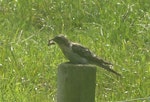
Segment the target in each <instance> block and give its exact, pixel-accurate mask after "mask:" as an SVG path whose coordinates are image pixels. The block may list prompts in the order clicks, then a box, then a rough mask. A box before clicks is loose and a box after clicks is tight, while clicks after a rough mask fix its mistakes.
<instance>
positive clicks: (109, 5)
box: [0, 0, 150, 102]
mask: <svg viewBox="0 0 150 102" xmlns="http://www.w3.org/2000/svg"><path fill="white" fill-rule="evenodd" d="M149 8H150V0H101V1H99V0H76V1H75V0H74V1H69V0H41V1H40V0H24V1H23V0H0V102H56V92H57V83H56V82H57V66H58V65H59V64H60V63H62V62H65V61H67V60H66V59H65V58H64V55H63V54H62V52H61V51H60V49H59V47H58V46H47V44H48V40H49V39H51V38H53V37H54V36H56V35H58V34H64V35H66V36H68V38H69V39H70V40H71V41H73V42H77V43H80V44H82V45H84V46H86V47H88V48H89V49H90V50H92V52H94V53H95V54H97V55H98V56H101V57H102V58H104V59H105V60H107V61H110V62H112V63H113V64H114V70H116V71H117V72H119V73H120V74H122V77H121V78H120V77H117V76H115V75H114V74H112V73H110V72H107V71H105V70H103V69H102V68H97V79H96V95H95V100H96V102H108V101H109V102H116V101H121V102H129V101H130V102H131V101H135V102H147V101H150V88H149V86H150V81H149V79H150V9H149Z"/></svg>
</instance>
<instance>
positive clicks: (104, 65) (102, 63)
mask: <svg viewBox="0 0 150 102" xmlns="http://www.w3.org/2000/svg"><path fill="white" fill-rule="evenodd" d="M95 62H96V63H95V64H96V65H97V66H99V67H102V68H104V69H105V70H107V71H109V72H112V73H114V74H116V75H118V76H121V74H119V73H117V72H116V71H114V70H113V69H112V66H113V65H112V64H111V63H109V62H106V61H104V60H103V59H99V58H98V59H95Z"/></svg>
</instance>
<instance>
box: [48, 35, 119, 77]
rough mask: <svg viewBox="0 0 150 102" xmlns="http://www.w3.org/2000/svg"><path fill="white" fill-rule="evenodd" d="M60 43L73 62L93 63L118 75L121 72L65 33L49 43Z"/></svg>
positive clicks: (67, 56)
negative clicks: (69, 38) (72, 40)
mask: <svg viewBox="0 0 150 102" xmlns="http://www.w3.org/2000/svg"><path fill="white" fill-rule="evenodd" d="M55 42H56V43H57V44H58V45H59V47H60V49H61V51H62V52H63V54H64V55H65V57H66V58H67V59H69V60H70V62H71V63H73V64H93V65H97V66H99V67H102V68H104V69H106V70H107V71H110V72H112V73H114V74H116V75H118V76H121V75H120V74H119V73H117V72H116V71H114V70H113V69H111V67H112V64H111V63H109V62H107V61H104V60H103V59H102V58H99V57H97V56H96V55H95V54H93V53H92V52H91V51H90V50H89V49H88V48H86V47H83V46H82V45H80V44H77V43H73V42H71V41H69V40H68V39H67V38H66V37H65V36H64V35H62V34H60V35H57V36H56V37H54V38H53V39H51V40H49V42H48V45H52V44H55Z"/></svg>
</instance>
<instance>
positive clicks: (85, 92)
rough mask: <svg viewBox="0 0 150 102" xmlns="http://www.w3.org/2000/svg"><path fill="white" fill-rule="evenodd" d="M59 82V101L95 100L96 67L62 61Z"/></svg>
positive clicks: (81, 101) (83, 101) (79, 101)
mask: <svg viewBox="0 0 150 102" xmlns="http://www.w3.org/2000/svg"><path fill="white" fill-rule="evenodd" d="M57 84H58V85H57V88H58V89H57V102H95V85H96V67H95V66H92V65H83V64H69V63H62V64H60V65H59V67H58V83H57Z"/></svg>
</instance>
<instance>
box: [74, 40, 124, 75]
mask: <svg viewBox="0 0 150 102" xmlns="http://www.w3.org/2000/svg"><path fill="white" fill-rule="evenodd" d="M72 50H73V52H74V53H76V54H78V55H79V56H81V57H83V58H86V59H87V60H88V61H89V64H90V63H91V64H96V65H98V66H100V67H102V68H104V69H106V70H108V71H110V72H113V73H115V74H116V75H119V76H121V75H120V74H119V73H117V72H116V71H114V70H113V69H111V65H112V64H111V63H109V62H107V61H104V60H103V59H102V58H99V57H97V56H96V55H95V54H93V53H92V52H91V51H90V50H89V49H88V48H86V47H83V46H82V45H79V44H74V43H73V44H72Z"/></svg>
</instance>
